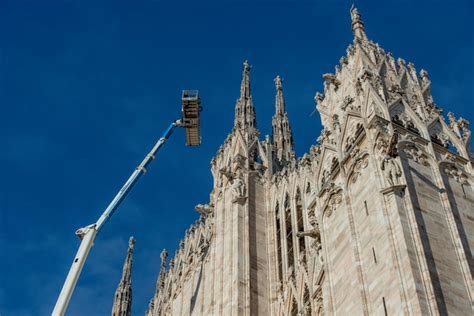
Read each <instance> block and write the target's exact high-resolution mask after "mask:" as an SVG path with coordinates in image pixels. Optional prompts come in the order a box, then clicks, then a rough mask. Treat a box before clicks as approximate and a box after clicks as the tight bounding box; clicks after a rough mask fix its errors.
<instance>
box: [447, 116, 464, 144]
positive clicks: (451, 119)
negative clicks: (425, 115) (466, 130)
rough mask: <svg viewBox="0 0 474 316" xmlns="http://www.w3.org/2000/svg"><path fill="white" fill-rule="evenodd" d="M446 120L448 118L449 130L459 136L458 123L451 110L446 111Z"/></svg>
mask: <svg viewBox="0 0 474 316" xmlns="http://www.w3.org/2000/svg"><path fill="white" fill-rule="evenodd" d="M448 120H449V127H450V128H451V130H452V131H453V132H454V133H455V134H456V135H457V136H458V137H459V138H462V136H461V130H460V129H459V124H458V122H457V121H456V117H455V116H454V114H453V112H448Z"/></svg>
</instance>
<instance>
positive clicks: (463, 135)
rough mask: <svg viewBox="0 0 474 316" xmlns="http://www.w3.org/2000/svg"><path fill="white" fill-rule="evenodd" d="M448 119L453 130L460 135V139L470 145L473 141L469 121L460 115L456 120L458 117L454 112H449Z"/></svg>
mask: <svg viewBox="0 0 474 316" xmlns="http://www.w3.org/2000/svg"><path fill="white" fill-rule="evenodd" d="M448 119H449V127H450V128H451V130H452V131H453V132H454V133H455V134H456V135H457V136H458V137H459V139H461V140H462V141H463V143H464V144H465V145H466V146H469V145H470V142H471V130H470V129H469V121H468V120H466V119H465V118H462V117H460V118H459V120H456V117H455V116H454V114H453V113H452V112H448Z"/></svg>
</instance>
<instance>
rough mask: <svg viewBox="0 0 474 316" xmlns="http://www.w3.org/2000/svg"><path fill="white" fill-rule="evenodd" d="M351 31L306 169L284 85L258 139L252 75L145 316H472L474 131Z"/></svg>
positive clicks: (321, 104) (320, 97) (357, 29)
mask: <svg viewBox="0 0 474 316" xmlns="http://www.w3.org/2000/svg"><path fill="white" fill-rule="evenodd" d="M351 18H352V30H353V33H354V42H353V44H351V45H349V47H348V48H347V54H346V55H345V56H343V57H342V58H341V59H340V62H339V64H338V65H337V66H336V69H335V73H333V74H324V75H323V78H324V81H325V83H324V92H322V93H319V92H317V93H316V96H315V103H316V108H317V110H318V112H319V113H320V115H321V119H322V123H323V129H322V132H321V135H320V137H319V138H318V142H317V144H315V145H314V146H313V147H312V148H311V150H310V151H309V152H308V153H306V154H304V155H303V157H300V158H297V157H295V153H294V150H293V138H292V133H291V128H290V123H289V120H288V117H287V115H286V112H285V103H284V98H283V87H282V82H281V79H280V78H279V77H277V78H275V87H276V111H275V115H274V117H273V120H272V126H273V135H272V137H268V136H267V137H266V138H265V139H263V140H261V139H260V138H259V132H258V130H257V128H256V117H255V109H254V105H253V102H252V96H251V93H250V77H249V74H250V65H249V64H248V63H247V62H245V63H244V69H243V78H242V85H241V91H240V98H239V99H238V100H237V104H236V107H235V122H234V127H233V129H232V131H231V133H230V134H229V135H228V136H227V138H226V140H225V141H224V144H223V145H222V146H221V147H220V148H219V150H218V152H217V154H216V156H215V158H214V159H213V160H212V162H211V172H212V175H213V177H214V188H213V191H212V192H211V194H210V199H209V202H208V203H207V204H200V205H197V206H196V210H197V211H199V212H200V213H201V217H200V219H199V220H198V221H197V222H196V223H194V224H193V225H192V226H191V227H190V228H189V230H188V231H187V232H186V236H185V237H184V239H183V240H182V241H181V243H180V245H179V247H178V250H177V251H176V253H175V255H174V256H173V258H172V259H171V260H170V261H169V262H168V263H166V262H167V253H165V252H164V253H163V255H162V261H163V264H162V269H161V271H160V274H159V279H158V282H157V288H156V293H154V295H153V296H152V299H151V301H150V305H149V308H148V311H147V316H156V315H333V314H337V315H351V314H352V315H401V314H404V315H420V314H427V315H428V314H429V315H438V314H440V315H446V314H449V315H472V314H473V294H474V291H473V273H474V262H473V258H472V254H473V251H474V249H473V247H474V192H473V189H472V186H473V171H472V170H473V169H472V168H473V159H472V158H471V157H470V155H471V153H470V148H469V144H470V141H471V140H470V136H471V132H470V130H469V123H468V122H467V121H466V120H465V119H463V118H455V116H454V115H453V114H452V113H448V116H447V119H445V118H443V116H442V114H441V109H440V108H439V107H438V106H437V105H436V104H435V103H434V100H433V98H432V96H431V91H430V89H431V82H430V79H429V77H428V73H427V72H426V71H425V70H421V71H419V72H417V70H416V69H415V66H414V65H413V64H412V63H407V62H405V61H404V60H403V59H401V58H399V59H397V60H396V59H395V58H394V57H393V56H392V54H391V53H389V52H385V51H384V50H383V49H382V48H381V47H380V46H379V45H378V44H377V43H374V42H372V41H371V40H369V39H368V38H367V37H366V34H365V30H364V24H363V22H362V20H361V16H360V14H359V13H358V11H357V9H355V8H353V9H352V10H351ZM150 294H152V293H150Z"/></svg>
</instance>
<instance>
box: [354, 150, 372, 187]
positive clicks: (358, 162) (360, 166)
mask: <svg viewBox="0 0 474 316" xmlns="http://www.w3.org/2000/svg"><path fill="white" fill-rule="evenodd" d="M368 165H369V156H368V155H365V156H363V157H360V156H359V157H358V158H356V159H355V162H354V169H353V171H352V176H351V182H352V183H356V182H357V179H359V176H360V175H361V173H362V170H364V169H365V168H367V166H368Z"/></svg>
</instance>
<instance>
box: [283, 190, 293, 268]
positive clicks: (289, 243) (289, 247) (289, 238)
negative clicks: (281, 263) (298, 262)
mask: <svg viewBox="0 0 474 316" xmlns="http://www.w3.org/2000/svg"><path fill="white" fill-rule="evenodd" d="M284 205H285V228H286V255H287V263H288V269H289V268H290V267H293V266H294V263H295V257H294V256H295V254H294V251H293V226H292V222H291V208H290V197H289V196H288V194H286V196H285V204H284Z"/></svg>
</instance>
